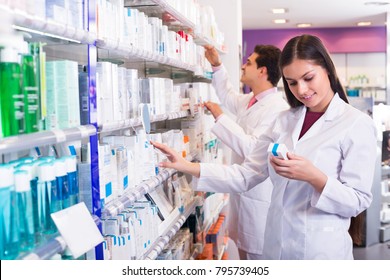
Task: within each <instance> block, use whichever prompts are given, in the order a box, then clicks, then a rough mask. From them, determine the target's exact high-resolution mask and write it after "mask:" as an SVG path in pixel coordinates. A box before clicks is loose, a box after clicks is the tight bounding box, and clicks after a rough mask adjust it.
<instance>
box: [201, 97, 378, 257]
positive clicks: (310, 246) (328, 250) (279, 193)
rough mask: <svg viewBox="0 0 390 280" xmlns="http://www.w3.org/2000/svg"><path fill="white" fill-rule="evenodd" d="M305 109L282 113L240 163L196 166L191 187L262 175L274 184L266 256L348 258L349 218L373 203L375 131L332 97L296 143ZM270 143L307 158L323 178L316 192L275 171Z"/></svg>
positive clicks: (229, 184)
mask: <svg viewBox="0 0 390 280" xmlns="http://www.w3.org/2000/svg"><path fill="white" fill-rule="evenodd" d="M305 112H306V108H305V107H303V106H302V107H299V108H296V109H290V110H288V111H286V112H282V113H281V115H280V116H279V118H278V119H277V120H276V122H275V124H274V125H273V126H272V127H271V128H270V130H269V131H268V132H267V133H266V134H264V135H262V136H261V137H260V138H259V141H258V142H257V145H256V147H255V148H254V149H253V151H252V154H251V156H250V157H247V158H246V159H245V162H244V163H243V164H242V165H233V166H223V165H216V164H208V163H202V164H200V166H201V170H200V175H201V176H200V178H199V180H198V185H197V186H196V188H197V190H201V191H204V190H208V191H215V192H228V191H229V192H242V191H246V190H247V189H248V188H251V187H253V186H256V185H257V184H258V183H259V182H260V181H262V180H264V179H265V178H267V177H268V175H269V176H270V178H271V181H272V183H273V185H274V189H273V193H272V203H271V207H270V210H269V213H268V219H267V226H266V233H265V241H264V251H263V256H264V258H265V259H352V258H353V255H352V240H351V238H350V236H349V234H348V228H349V225H350V218H351V217H352V216H356V215H358V214H359V213H360V212H362V211H364V210H365V209H367V208H368V206H369V205H370V203H371V200H372V194H371V186H372V182H373V174H374V165H375V157H376V146H377V144H376V132H375V126H374V123H373V121H372V120H371V118H370V117H368V116H367V115H366V114H364V113H362V112H360V111H358V110H357V109H355V108H353V107H352V106H350V105H348V104H346V103H345V102H344V101H343V100H342V99H341V98H340V97H339V96H338V94H335V96H334V97H333V99H332V101H331V103H330V104H329V107H328V109H327V110H326V112H325V113H324V115H323V116H321V118H320V119H318V121H317V122H316V123H314V124H313V126H312V127H311V128H310V129H309V130H308V131H307V132H306V134H305V135H304V136H303V137H302V138H301V139H299V140H298V137H299V133H300V131H301V128H302V124H303V121H304V118H305ZM270 142H277V143H284V144H286V146H287V148H288V149H289V151H291V152H293V153H295V154H297V155H300V156H303V157H305V158H307V159H308V160H310V161H311V162H312V163H313V164H314V165H315V166H316V167H317V168H319V169H320V170H321V171H322V172H324V173H325V174H326V175H327V177H328V180H327V182H326V185H325V187H324V189H323V191H322V193H318V192H316V191H315V190H314V188H313V187H312V186H311V185H310V184H308V183H306V182H303V181H298V180H288V179H287V178H285V177H282V176H279V175H278V174H276V173H275V171H274V169H273V168H272V166H271V165H270V163H269V158H268V157H269V156H268V153H267V147H268V145H269V143H270Z"/></svg>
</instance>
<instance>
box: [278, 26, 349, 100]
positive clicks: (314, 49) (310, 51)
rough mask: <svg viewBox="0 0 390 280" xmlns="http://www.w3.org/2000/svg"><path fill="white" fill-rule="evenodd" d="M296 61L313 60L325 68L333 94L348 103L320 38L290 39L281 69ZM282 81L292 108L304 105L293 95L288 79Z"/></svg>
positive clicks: (309, 36)
mask: <svg viewBox="0 0 390 280" xmlns="http://www.w3.org/2000/svg"><path fill="white" fill-rule="evenodd" d="M294 59H302V60H312V61H314V62H315V63H316V64H317V65H319V66H321V67H323V68H324V69H325V70H326V71H327V72H328V77H329V81H330V86H331V88H332V90H333V92H337V93H338V94H339V96H340V98H341V99H343V100H344V101H345V102H346V103H348V99H347V95H346V94H345V91H344V88H343V86H342V85H341V83H340V81H339V78H338V77H337V73H336V68H335V66H334V64H333V61H332V59H331V58H330V55H329V53H328V51H327V50H326V48H325V46H324V44H323V43H322V42H321V40H320V39H319V38H318V37H316V36H313V35H307V34H305V35H301V36H297V37H294V38H292V39H290V40H289V41H288V42H287V44H286V46H285V47H284V48H283V50H282V55H281V58H280V69H283V67H285V66H287V65H290V64H291V63H292V61H293V60H294ZM282 79H283V85H284V90H285V92H286V97H287V101H288V103H289V104H290V106H291V108H296V107H299V106H302V105H303V103H302V102H300V101H299V100H298V99H296V98H295V96H294V95H293V94H292V92H291V90H290V88H289V86H288V83H287V81H286V79H285V78H284V77H283V76H282Z"/></svg>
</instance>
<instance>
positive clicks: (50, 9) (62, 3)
mask: <svg viewBox="0 0 390 280" xmlns="http://www.w3.org/2000/svg"><path fill="white" fill-rule="evenodd" d="M84 2H85V1H83V0H36V1H28V0H18V1H10V0H2V1H0V4H3V5H5V6H7V7H9V8H10V9H12V10H15V11H17V12H19V13H23V12H25V13H27V14H28V15H32V16H34V17H36V18H39V19H41V20H44V19H47V20H52V21H55V22H58V23H60V24H64V25H69V26H72V27H74V28H77V29H84V28H85V29H86V27H87V22H86V13H85V7H86V6H84Z"/></svg>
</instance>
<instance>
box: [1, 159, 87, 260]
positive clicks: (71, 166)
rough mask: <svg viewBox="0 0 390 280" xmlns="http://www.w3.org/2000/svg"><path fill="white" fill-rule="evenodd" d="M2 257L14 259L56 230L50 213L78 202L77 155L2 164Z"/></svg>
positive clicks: (49, 236) (20, 160) (37, 244)
mask: <svg viewBox="0 0 390 280" xmlns="http://www.w3.org/2000/svg"><path fill="white" fill-rule="evenodd" d="M0 178H1V180H0V192H1V195H0V201H1V202H0V217H1V221H0V227H1V232H2V237H1V239H0V242H1V246H0V247H1V251H0V259H14V258H16V257H17V256H18V255H19V254H23V253H27V252H29V251H31V250H33V249H34V248H35V247H37V246H39V245H40V244H42V243H44V242H45V241H46V240H47V239H49V238H51V237H52V236H53V234H55V233H56V232H57V229H56V227H55V225H54V222H53V220H52V218H51V216H50V214H52V213H55V212H57V211H60V210H62V209H65V208H68V207H70V206H72V205H75V204H77V203H78V202H79V187H78V172H77V159H76V156H74V155H70V156H64V157H60V158H55V157H54V156H45V157H39V158H34V157H23V158H20V159H17V160H13V161H10V162H9V163H7V164H0Z"/></svg>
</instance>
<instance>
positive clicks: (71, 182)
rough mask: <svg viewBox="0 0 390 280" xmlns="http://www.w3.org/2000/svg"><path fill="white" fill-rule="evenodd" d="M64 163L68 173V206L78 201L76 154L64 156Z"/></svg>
mask: <svg viewBox="0 0 390 280" xmlns="http://www.w3.org/2000/svg"><path fill="white" fill-rule="evenodd" d="M64 159H65V163H66V172H67V175H68V187H69V204H70V206H72V205H75V204H77V203H79V179H78V172H77V158H76V156H66V157H64Z"/></svg>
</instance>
